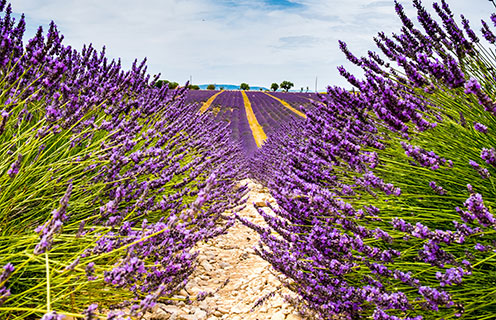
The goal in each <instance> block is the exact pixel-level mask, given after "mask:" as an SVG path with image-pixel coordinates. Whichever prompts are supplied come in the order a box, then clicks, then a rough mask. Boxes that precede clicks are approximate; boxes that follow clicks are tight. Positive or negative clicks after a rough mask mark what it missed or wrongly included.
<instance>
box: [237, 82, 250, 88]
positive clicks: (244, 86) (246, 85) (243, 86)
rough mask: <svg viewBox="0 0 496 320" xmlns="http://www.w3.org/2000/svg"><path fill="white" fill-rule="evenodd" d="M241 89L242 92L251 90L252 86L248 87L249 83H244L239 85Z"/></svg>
mask: <svg viewBox="0 0 496 320" xmlns="http://www.w3.org/2000/svg"><path fill="white" fill-rule="evenodd" d="M239 88H240V89H241V90H250V86H249V85H248V83H244V82H243V83H242V84H240V85H239Z"/></svg>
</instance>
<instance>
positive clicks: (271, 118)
mask: <svg viewBox="0 0 496 320" xmlns="http://www.w3.org/2000/svg"><path fill="white" fill-rule="evenodd" d="M244 93H245V94H246V98H245V99H243V94H244ZM313 100H318V97H317V95H316V94H315V93H293V92H267V93H266V92H260V91H246V92H245V91H230V90H229V91H228V90H226V91H218V90H191V91H189V92H188V94H187V96H186V103H198V104H199V105H200V110H201V111H202V112H212V113H213V114H214V115H215V117H216V119H217V120H221V121H228V122H229V123H230V128H231V137H232V139H234V140H236V141H239V142H240V143H241V145H242V147H243V150H244V152H245V155H246V156H248V157H249V156H251V155H252V154H253V152H254V151H255V150H256V149H257V148H258V147H260V146H261V145H262V144H263V143H264V141H265V139H266V137H267V136H270V135H271V134H272V133H274V132H275V131H276V130H277V129H278V127H279V126H280V125H281V124H283V123H285V122H287V121H289V120H291V119H292V118H295V119H303V118H304V117H305V114H304V113H303V112H302V111H303V108H304V109H309V108H311V107H312V101H313Z"/></svg>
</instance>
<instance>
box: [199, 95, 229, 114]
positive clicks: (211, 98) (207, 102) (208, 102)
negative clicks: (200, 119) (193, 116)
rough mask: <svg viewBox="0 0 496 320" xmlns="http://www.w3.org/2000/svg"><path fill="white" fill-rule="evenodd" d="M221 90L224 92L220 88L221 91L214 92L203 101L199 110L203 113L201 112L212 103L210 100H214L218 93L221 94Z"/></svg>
mask: <svg viewBox="0 0 496 320" xmlns="http://www.w3.org/2000/svg"><path fill="white" fill-rule="evenodd" d="M222 92H224V90H221V91H219V92H217V93H216V94H214V95H213V96H211V97H210V98H209V99H208V100H207V101H205V103H203V105H202V106H201V108H200V112H201V113H203V112H205V111H207V109H208V107H210V105H211V104H212V102H214V100H215V98H217V96H218V95H219V94H221V93H222Z"/></svg>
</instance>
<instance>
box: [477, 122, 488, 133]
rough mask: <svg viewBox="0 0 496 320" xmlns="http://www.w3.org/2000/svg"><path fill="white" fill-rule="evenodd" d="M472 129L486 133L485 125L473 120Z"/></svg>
mask: <svg viewBox="0 0 496 320" xmlns="http://www.w3.org/2000/svg"><path fill="white" fill-rule="evenodd" d="M474 129H475V130H477V131H479V132H482V133H487V127H486V126H485V125H483V124H481V123H478V122H475V121H474Z"/></svg>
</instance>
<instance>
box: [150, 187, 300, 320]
mask: <svg viewBox="0 0 496 320" xmlns="http://www.w3.org/2000/svg"><path fill="white" fill-rule="evenodd" d="M243 183H248V185H249V187H250V190H251V191H250V193H249V198H248V202H247V206H246V208H245V209H244V210H243V211H241V212H240V215H241V216H243V217H246V218H249V219H250V220H251V221H254V222H255V223H263V222H264V221H263V218H262V217H261V216H260V215H259V214H258V213H257V211H256V210H255V208H254V206H253V202H255V203H263V202H265V201H269V202H272V201H274V200H273V199H272V198H271V197H270V195H269V193H268V191H267V190H265V189H263V188H262V187H261V186H260V185H257V184H255V183H253V182H251V181H249V180H245V181H243ZM257 242H258V235H257V233H256V232H254V231H253V230H251V229H249V228H248V227H245V226H244V225H242V224H241V223H240V222H239V221H236V224H235V225H234V226H233V227H232V228H230V229H229V232H228V234H225V235H222V236H220V237H217V238H216V239H213V240H211V241H209V242H208V243H204V244H200V245H199V246H198V250H199V252H200V255H199V266H198V267H197V269H196V270H195V273H194V274H193V276H192V277H191V280H190V281H189V283H188V285H187V286H186V291H182V292H181V293H182V294H183V295H187V294H188V293H189V294H192V295H195V294H196V293H198V292H200V291H208V292H215V290H216V289H218V288H219V287H221V289H220V290H219V291H218V292H217V293H215V295H214V296H212V297H207V298H206V299H205V300H204V301H200V302H194V303H193V304H189V305H186V304H184V303H180V304H179V305H178V306H171V305H157V306H156V307H155V312H154V313H153V315H152V316H151V317H149V318H148V319H150V320H162V319H164V320H165V319H168V320H201V319H207V320H215V319H229V320H241V319H243V320H245V319H246V320H257V319H258V320H298V319H302V318H301V317H300V316H299V315H298V314H297V312H296V311H294V308H293V307H292V306H291V305H289V304H288V303H287V302H285V301H284V298H283V297H282V296H283V295H285V294H288V291H287V289H285V288H283V289H282V290H278V292H277V293H276V294H274V295H273V296H270V297H269V298H267V300H266V301H265V302H264V303H263V304H262V305H261V306H258V307H256V308H254V309H253V310H252V308H253V307H254V306H255V304H256V302H257V301H258V300H259V299H260V298H262V297H264V296H266V295H267V294H269V293H271V292H273V291H274V290H276V288H278V287H280V286H281V283H280V282H279V280H278V279H277V276H276V275H275V274H277V273H276V272H275V271H274V270H273V269H272V268H271V266H270V265H269V263H268V262H266V261H265V260H263V259H262V258H260V257H259V256H258V255H256V254H255V252H254V250H253V247H254V246H255V245H256V244H257ZM227 280H229V282H228V283H227V285H225V286H224V287H222V284H223V283H225V282H226V281H227Z"/></svg>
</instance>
